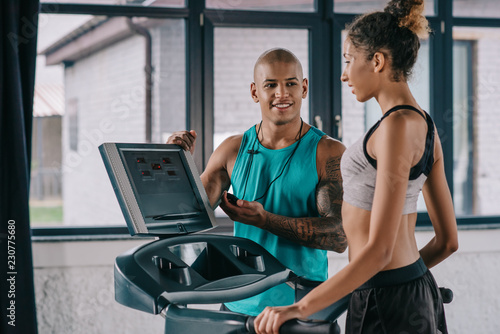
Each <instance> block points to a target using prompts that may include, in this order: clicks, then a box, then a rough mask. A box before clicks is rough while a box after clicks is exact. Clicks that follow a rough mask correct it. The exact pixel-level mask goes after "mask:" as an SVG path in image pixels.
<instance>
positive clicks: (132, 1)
mask: <svg viewBox="0 0 500 334" xmlns="http://www.w3.org/2000/svg"><path fill="white" fill-rule="evenodd" d="M40 2H41V3H44V2H45V3H57V4H67V3H71V4H86V5H124V6H140V7H171V8H178V7H185V6H186V4H185V0H61V1H57V0H41V1H40Z"/></svg>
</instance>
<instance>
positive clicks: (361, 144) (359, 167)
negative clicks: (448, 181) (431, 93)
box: [340, 105, 434, 215]
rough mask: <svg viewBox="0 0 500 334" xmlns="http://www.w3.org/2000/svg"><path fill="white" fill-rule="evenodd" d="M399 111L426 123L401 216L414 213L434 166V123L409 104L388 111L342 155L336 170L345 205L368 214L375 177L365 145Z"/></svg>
mask: <svg viewBox="0 0 500 334" xmlns="http://www.w3.org/2000/svg"><path fill="white" fill-rule="evenodd" d="M401 109H409V110H413V111H415V112H418V114H419V115H421V116H422V117H424V119H425V120H426V122H427V135H426V140H425V151H424V153H423V155H422V158H421V159H420V161H419V162H418V163H417V164H416V165H415V166H413V167H412V168H411V170H410V176H409V181H408V188H407V190H406V201H405V204H404V208H403V214H404V215H406V214H410V213H414V212H417V200H418V195H419V193H420V191H421V190H422V187H423V185H424V183H425V180H426V179H427V176H428V175H429V173H430V171H431V169H432V165H433V163H434V123H433V121H432V119H431V117H430V116H429V114H427V113H426V112H425V111H424V114H425V116H424V115H422V114H421V113H420V111H418V109H416V108H414V107H412V106H409V105H399V106H396V107H394V108H392V109H390V110H389V111H388V112H386V113H385V114H384V115H383V116H382V118H381V119H380V120H379V121H378V122H377V123H375V125H373V127H372V128H370V130H368V132H367V133H366V134H365V136H363V137H361V138H360V139H359V140H358V141H356V142H355V143H354V144H353V145H352V146H350V147H349V148H348V149H347V150H346V151H345V152H344V154H343V156H342V160H341V163H340V170H341V172H342V179H343V189H344V201H345V202H347V203H349V204H351V205H354V206H356V207H358V208H361V209H364V210H368V211H371V209H372V204H373V196H374V193H375V181H376V178H377V161H376V160H375V159H373V158H372V157H371V156H370V155H369V154H368V152H367V150H366V143H367V142H368V139H369V138H370V136H371V135H372V134H373V132H375V130H376V129H377V128H378V126H379V125H380V123H381V122H382V121H383V120H384V119H385V118H386V117H387V116H389V115H390V114H391V113H393V112H395V111H397V110H401Z"/></svg>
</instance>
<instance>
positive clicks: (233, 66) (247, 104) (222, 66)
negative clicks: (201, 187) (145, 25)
mask: <svg viewBox="0 0 500 334" xmlns="http://www.w3.org/2000/svg"><path fill="white" fill-rule="evenodd" d="M308 34H309V33H308V30H307V29H255V28H215V31H214V148H216V147H217V146H219V144H220V143H221V142H222V141H223V140H224V139H226V138H227V137H229V136H231V135H235V134H240V133H243V132H245V131H246V130H248V129H249V128H250V127H251V126H253V125H254V124H257V123H259V122H260V120H261V118H262V117H261V111H260V107H259V104H256V103H255V102H254V101H253V100H252V98H251V96H250V84H251V83H252V82H253V68H254V64H255V62H256V61H257V58H258V57H259V56H260V55H261V54H262V53H263V52H264V51H266V50H268V49H271V48H276V47H283V48H286V49H288V50H290V51H292V52H293V53H294V54H295V55H296V56H297V58H298V59H299V60H300V62H301V64H302V69H303V71H304V78H309V54H308V53H309V49H308V45H309V41H308ZM239 41H245V43H243V44H242V43H239ZM301 116H302V119H303V120H304V121H305V122H308V120H309V97H307V98H306V99H304V100H302V109H301ZM216 214H217V215H223V214H222V212H221V211H220V209H217V211H216Z"/></svg>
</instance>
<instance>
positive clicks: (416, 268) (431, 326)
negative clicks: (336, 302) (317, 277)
mask: <svg viewBox="0 0 500 334" xmlns="http://www.w3.org/2000/svg"><path fill="white" fill-rule="evenodd" d="M378 333H382V334H441V333H442V334H445V333H448V330H447V329H446V320H445V316H444V307H443V299H442V297H441V293H440V291H439V288H438V286H437V285H436V282H435V280H434V277H433V276H432V274H431V272H430V271H429V270H428V269H427V267H426V266H425V264H424V261H423V260H422V259H421V258H420V259H419V260H418V261H417V262H415V263H413V264H411V265H409V266H406V267H403V268H398V269H393V270H386V271H382V272H380V273H378V274H377V275H375V276H374V277H373V278H371V279H370V280H368V281H367V282H366V283H365V284H363V285H362V286H361V287H359V288H358V289H356V290H355V291H354V292H353V293H352V296H351V300H350V302H349V308H348V310H347V319H346V334H378Z"/></svg>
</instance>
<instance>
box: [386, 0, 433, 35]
mask: <svg viewBox="0 0 500 334" xmlns="http://www.w3.org/2000/svg"><path fill="white" fill-rule="evenodd" d="M384 12H386V13H389V14H391V15H393V16H395V17H396V18H397V19H398V21H399V26H400V27H404V28H407V29H409V30H411V31H412V32H413V33H414V34H416V35H417V36H418V37H420V38H426V37H427V36H428V35H429V32H430V31H431V29H430V28H429V22H428V21H427V19H426V18H425V16H424V15H423V12H424V0H391V1H389V3H388V4H387V6H386V7H385V8H384Z"/></svg>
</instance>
